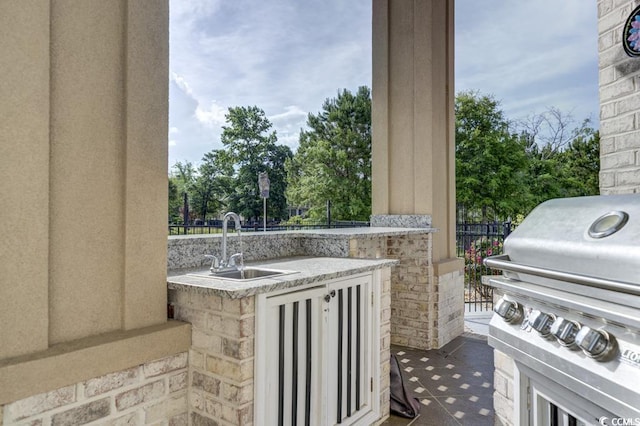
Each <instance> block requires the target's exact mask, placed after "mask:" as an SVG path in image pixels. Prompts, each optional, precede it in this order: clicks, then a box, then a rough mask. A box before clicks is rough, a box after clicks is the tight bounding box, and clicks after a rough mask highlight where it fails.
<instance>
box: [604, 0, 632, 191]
mask: <svg viewBox="0 0 640 426" xmlns="http://www.w3.org/2000/svg"><path fill="white" fill-rule="evenodd" d="M638 4H640V1H638V0H634V1H629V0H598V34H599V39H598V51H599V56H600V62H599V67H600V192H601V193H602V194H621V193H637V192H640V58H630V57H629V56H627V55H626V54H625V52H624V50H623V48H622V29H623V26H624V23H625V21H626V19H627V17H628V16H629V14H630V13H631V11H632V10H633V9H634V8H635V7H636V6H637V5H638Z"/></svg>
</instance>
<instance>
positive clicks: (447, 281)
mask: <svg viewBox="0 0 640 426" xmlns="http://www.w3.org/2000/svg"><path fill="white" fill-rule="evenodd" d="M434 279H435V283H436V284H435V286H434V287H435V288H434V292H435V297H436V298H437V302H436V306H437V307H436V311H437V313H438V317H437V323H436V324H434V330H435V331H436V332H435V333H434V334H435V336H434V344H435V347H437V348H441V347H442V346H444V345H446V344H447V343H449V342H450V341H451V340H453V339H455V338H456V337H458V336H460V335H461V334H462V333H463V332H464V270H458V271H452V272H449V273H446V274H443V275H440V276H437V275H435V276H434Z"/></svg>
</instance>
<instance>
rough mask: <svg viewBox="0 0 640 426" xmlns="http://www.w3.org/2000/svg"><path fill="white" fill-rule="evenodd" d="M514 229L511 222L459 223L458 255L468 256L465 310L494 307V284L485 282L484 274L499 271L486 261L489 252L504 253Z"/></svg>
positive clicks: (457, 230)
mask: <svg viewBox="0 0 640 426" xmlns="http://www.w3.org/2000/svg"><path fill="white" fill-rule="evenodd" d="M510 232H511V222H498V221H494V222H487V223H470V222H458V223H457V224H456V248H457V255H458V257H461V258H463V259H464V301H465V312H470V313H471V312H482V311H491V310H492V309H493V288H491V287H489V286H486V285H483V284H482V276H483V275H494V274H498V273H499V271H494V270H491V269H490V268H487V267H486V266H484V265H483V263H482V262H483V260H484V259H485V258H486V257H489V256H495V255H497V254H502V246H503V243H504V239H505V238H506V237H507V236H508V235H509V233H510Z"/></svg>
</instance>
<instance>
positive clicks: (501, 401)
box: [493, 350, 517, 426]
mask: <svg viewBox="0 0 640 426" xmlns="http://www.w3.org/2000/svg"><path fill="white" fill-rule="evenodd" d="M493 357H494V358H493V363H494V366H495V371H494V373H493V388H494V392H493V409H494V411H495V413H496V415H495V424H496V425H497V426H503V425H504V426H517V425H515V424H514V420H515V418H514V411H513V401H514V396H513V374H514V362H513V359H512V358H510V357H508V356H507V355H505V354H503V353H502V352H500V351H498V350H494V351H493Z"/></svg>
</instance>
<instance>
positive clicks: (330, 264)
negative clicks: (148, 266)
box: [167, 257, 399, 299]
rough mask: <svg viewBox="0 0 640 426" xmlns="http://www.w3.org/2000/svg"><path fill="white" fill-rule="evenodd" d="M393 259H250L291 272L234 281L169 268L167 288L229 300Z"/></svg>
mask: <svg viewBox="0 0 640 426" xmlns="http://www.w3.org/2000/svg"><path fill="white" fill-rule="evenodd" d="M398 263H399V261H398V260H395V259H355V258H333V257H292V258H284V259H271V260H264V261H260V262H252V263H250V264H247V267H263V268H267V269H278V270H285V271H294V272H293V273H290V274H285V275H279V276H275V277H265V278H260V279H255V280H250V281H244V282H239V281H234V280H224V279H218V278H208V277H206V276H197V275H207V274H208V269H204V270H203V268H199V269H197V270H187V271H170V273H169V274H168V277H167V288H168V289H170V290H178V291H189V292H193V293H198V294H203V295H216V296H221V297H225V298H229V299H240V298H244V297H251V296H255V295H257V294H262V293H270V292H274V291H279V290H285V289H289V288H296V287H301V286H305V285H308V284H313V283H316V282H321V281H327V280H332V279H336V278H342V277H347V276H350V275H356V274H361V273H365V272H370V271H374V270H377V269H382V268H385V267H391V266H394V265H397V264H398Z"/></svg>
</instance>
